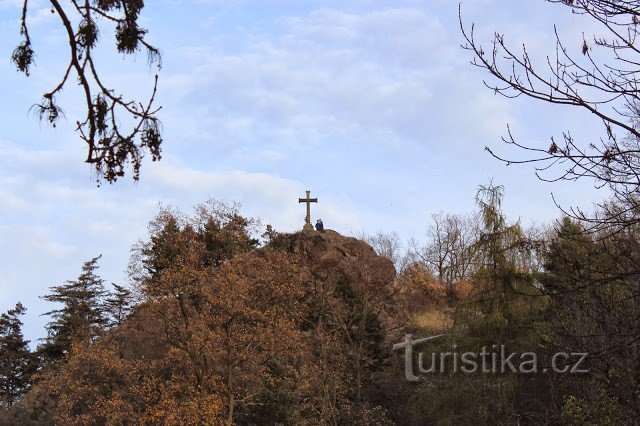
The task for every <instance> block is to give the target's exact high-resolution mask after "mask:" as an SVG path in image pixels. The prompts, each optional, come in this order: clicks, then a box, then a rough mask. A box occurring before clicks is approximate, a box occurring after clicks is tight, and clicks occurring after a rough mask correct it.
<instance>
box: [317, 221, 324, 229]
mask: <svg viewBox="0 0 640 426" xmlns="http://www.w3.org/2000/svg"><path fill="white" fill-rule="evenodd" d="M316 231H320V232H323V231H324V224H323V223H322V219H318V220H317V221H316Z"/></svg>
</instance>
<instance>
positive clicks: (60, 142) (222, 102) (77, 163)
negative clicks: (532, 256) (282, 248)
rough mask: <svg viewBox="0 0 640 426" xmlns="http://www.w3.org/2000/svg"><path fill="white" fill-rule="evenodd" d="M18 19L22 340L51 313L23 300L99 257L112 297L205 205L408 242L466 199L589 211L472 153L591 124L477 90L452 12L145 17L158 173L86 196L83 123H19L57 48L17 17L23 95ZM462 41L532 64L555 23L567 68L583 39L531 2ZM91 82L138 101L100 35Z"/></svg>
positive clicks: (50, 82)
mask: <svg viewBox="0 0 640 426" xmlns="http://www.w3.org/2000/svg"><path fill="white" fill-rule="evenodd" d="M20 3H21V1H19V0H0V52H2V55H4V57H5V60H0V75H1V78H0V96H1V97H2V102H0V311H4V310H6V309H8V308H10V307H12V306H13V305H14V304H15V303H16V302H17V301H22V303H23V304H25V305H26V306H27V308H28V309H29V312H28V315H27V317H26V318H25V323H26V325H25V333H26V334H27V336H28V337H29V338H31V339H36V338H38V337H41V336H42V335H43V325H44V323H45V322H46V318H44V317H41V316H40V314H41V313H43V312H45V311H46V310H48V309H50V308H51V306H47V304H45V303H44V302H42V301H40V300H39V299H38V296H40V295H43V294H44V293H46V291H47V288H48V287H49V286H52V285H56V284H60V283H62V282H64V281H65V280H67V279H73V278H75V277H76V276H77V275H78V273H79V270H80V266H81V265H82V263H83V262H84V261H85V260H87V259H89V258H91V257H93V256H96V255H98V254H100V253H102V254H103V260H102V261H101V273H102V276H103V278H104V279H105V280H107V281H108V282H112V281H113V282H119V283H123V282H126V274H125V269H126V265H127V262H128V258H129V255H130V248H131V246H132V245H133V244H134V243H135V242H136V241H137V240H139V239H141V238H144V237H145V235H146V224H147V223H148V221H149V220H150V219H151V218H152V217H153V215H154V213H155V212H156V211H157V206H158V203H163V204H171V205H174V206H177V207H179V208H181V209H183V210H184V211H189V210H190V209H191V208H192V206H193V205H195V204H196V203H198V202H202V201H205V200H206V199H207V198H209V197H214V198H218V199H222V200H226V201H238V202H241V203H242V204H243V207H244V208H243V211H244V212H245V213H246V214H247V215H250V216H255V217H259V218H261V219H262V221H263V222H264V223H270V224H272V225H274V226H275V227H276V229H278V230H282V231H293V230H297V229H300V228H301V226H302V224H303V217H304V207H303V206H302V205H298V203H297V197H299V196H303V195H304V191H305V190H306V189H310V190H312V195H313V196H317V197H318V198H319V201H320V202H319V204H318V205H317V206H316V205H314V206H313V209H312V210H313V211H312V215H313V218H314V220H315V218H317V217H321V218H322V219H323V220H324V223H325V226H326V227H328V228H332V229H335V230H337V231H339V232H341V233H344V234H350V233H356V232H361V231H364V232H368V233H374V232H377V231H385V232H390V231H396V232H397V233H398V234H399V235H400V236H401V237H402V238H403V239H405V240H407V239H408V238H410V237H416V238H418V239H420V238H421V237H422V235H423V234H424V231H425V228H426V226H427V225H428V223H429V216H430V214H431V213H435V212H439V211H446V212H454V213H461V212H465V211H469V210H471V209H473V197H474V195H475V192H476V190H477V186H478V185H479V184H482V183H486V182H488V181H489V179H492V178H493V180H494V182H496V183H500V184H503V185H504V186H505V189H506V198H505V203H504V205H505V210H506V211H507V213H508V215H509V216H510V217H511V218H512V219H517V218H518V217H521V218H522V220H523V222H524V223H526V224H528V223H531V222H537V223H544V222H548V221H550V220H552V219H554V218H556V217H557V216H558V215H559V212H558V210H557V209H556V207H555V206H554V204H553V202H552V200H551V193H553V194H554V195H555V196H556V198H557V199H558V200H559V201H560V202H561V203H562V204H564V205H567V206H570V205H580V206H583V207H585V206H586V207H589V206H590V205H591V204H592V203H593V202H594V201H596V200H599V199H601V198H602V197H604V196H605V194H603V193H602V192H598V191H596V190H595V189H593V188H592V187H591V186H590V185H589V184H588V183H585V184H572V185H561V184H554V185H550V184H545V183H542V182H540V181H538V180H536V179H535V177H534V176H533V174H532V172H531V169H530V168H528V167H515V166H511V167H505V166H504V165H502V164H500V163H498V162H496V161H495V160H493V159H492V158H491V157H490V156H489V155H488V154H487V153H485V152H484V151H483V148H484V146H485V145H489V146H492V147H495V148H498V149H499V150H500V149H501V150H503V152H508V151H507V150H506V148H505V147H504V146H502V145H501V143H500V137H501V136H503V135H504V134H505V131H506V125H507V123H509V124H510V125H511V129H512V130H513V132H514V134H515V135H516V136H517V137H518V138H519V139H520V140H521V141H522V142H525V143H530V144H535V145H539V146H548V144H549V138H550V137H551V136H552V135H556V136H558V135H559V134H560V133H561V132H562V130H565V129H573V130H574V133H575V134H576V136H578V137H580V136H581V135H584V136H593V135H597V134H599V132H600V129H599V128H598V127H593V125H592V120H591V117H589V116H588V115H586V114H585V113H579V112H574V111H571V110H569V109H567V108H560V107H553V106H550V105H540V104H537V103H534V102H532V101H529V100H526V99H518V100H508V99H504V98H502V97H499V96H494V94H493V93H492V92H491V91H489V90H487V89H486V88H485V87H484V86H483V84H482V80H483V78H486V77H487V76H486V75H485V74H484V73H483V72H482V71H481V70H478V69H474V68H473V67H471V66H470V65H469V60H470V56H469V53H468V52H466V51H464V50H463V49H461V48H460V44H461V43H462V42H463V40H462V36H461V34H460V30H459V27H458V18H457V13H458V2H457V1H454V0H422V1H421V0H406V1H389V0H380V1H377V0H350V1H344V0H341V1H325V2H320V1H318V2H312V1H303V0H271V1H266V0H254V1H250V0H246V1H242V0H235V1H233V0H154V1H153V2H147V4H148V5H147V7H146V8H145V9H144V12H143V25H144V26H145V27H146V28H148V29H149V40H150V41H152V42H153V43H154V44H156V45H158V46H159V47H160V48H161V49H162V52H163V59H164V60H163V65H164V66H163V70H162V71H161V73H160V83H159V90H160V95H159V102H160V104H161V105H163V110H162V112H161V113H160V118H161V120H162V123H163V128H164V139H165V142H164V145H163V160H162V161H161V162H160V163H157V164H156V163H154V164H151V163H149V164H145V165H144V166H143V169H142V177H141V180H140V181H139V182H137V183H134V182H131V181H130V180H129V179H123V180H122V181H121V182H118V183H117V184H115V185H111V186H110V185H103V186H102V187H97V186H96V184H95V179H94V176H93V175H92V173H91V170H90V168H89V167H88V166H87V165H86V164H85V163H83V158H84V156H85V155H86V151H85V148H84V146H83V144H82V142H81V141H80V140H79V138H78V137H77V135H76V134H74V132H73V127H74V126H73V123H75V121H76V120H77V119H78V118H79V117H80V116H81V114H82V107H83V106H82V103H81V98H80V97H79V93H78V91H77V87H74V86H73V85H69V86H68V87H67V89H66V90H65V92H64V93H63V95H62V96H61V97H60V98H59V102H60V104H61V106H62V107H63V109H64V111H65V116H66V120H62V121H61V122H60V123H59V125H58V126H57V127H56V128H55V129H53V128H50V127H49V126H47V125H46V124H44V123H42V124H41V123H39V122H38V120H37V118H35V117H34V116H33V114H32V113H30V112H29V108H30V107H31V105H33V104H34V103H35V102H37V101H39V99H40V96H41V95H42V93H44V92H45V91H48V90H50V89H51V88H52V87H53V86H55V85H56V83H57V81H56V79H58V78H59V77H60V76H61V75H62V72H63V71H64V68H65V65H66V63H65V61H66V60H67V56H66V55H67V47H66V41H65V38H64V37H65V36H64V34H63V33H62V31H61V29H60V28H59V24H58V22H57V21H56V19H57V16H56V15H54V14H52V13H51V12H50V8H47V3H48V2H47V1H44V0H31V1H30V2H29V4H30V6H31V12H30V15H29V23H30V26H31V37H32V39H33V43H34V47H35V50H36V55H37V56H36V68H34V69H33V72H32V75H31V76H30V77H29V78H26V77H25V76H24V75H22V74H18V73H17V72H16V71H15V68H14V66H13V65H12V64H11V63H10V61H9V57H10V54H11V52H12V50H13V48H14V47H15V45H16V44H17V43H18V42H19V24H18V17H19V13H20ZM462 11H463V15H464V20H465V22H466V23H467V24H471V23H472V22H475V23H476V31H477V37H478V38H480V39H482V40H487V41H488V40H489V39H490V35H491V34H492V33H493V32H494V31H496V30H498V31H499V32H502V33H504V34H506V36H507V37H508V39H509V40H512V41H513V43H514V45H519V44H521V43H523V42H525V43H527V45H528V46H529V48H530V49H531V51H532V54H533V55H534V56H535V57H538V58H544V55H545V54H546V52H548V51H550V49H553V47H554V44H553V38H552V35H553V25H554V23H555V24H558V26H559V28H560V31H561V33H562V34H564V35H566V37H567V38H568V40H570V41H575V43H572V44H570V46H569V47H570V48H572V49H573V48H574V49H575V50H576V51H578V49H580V47H581V42H580V38H581V36H580V34H581V32H582V31H584V30H585V28H587V30H588V27H585V24H584V23H583V22H581V21H579V20H578V18H576V17H573V16H571V14H570V13H568V12H567V11H566V10H565V9H564V8H562V7H558V6H554V5H549V4H545V2H543V1H542V0H528V1H518V2H515V1H513V0H463V1H462ZM101 35H102V40H103V44H104V45H105V47H106V48H107V50H105V51H104V52H102V53H101V55H100V67H101V69H102V70H103V73H104V75H105V76H106V79H107V80H108V81H109V82H110V84H111V85H112V86H114V87H117V88H119V89H120V90H121V91H123V92H125V93H128V94H132V95H136V96H138V95H139V96H144V95H145V94H148V93H149V90H150V89H151V82H152V75H153V72H154V71H153V70H150V69H149V68H148V66H147V65H146V61H145V55H143V54H140V55H138V56H137V57H123V56H121V55H118V54H114V53H109V52H112V51H113V34H112V33H109V31H108V30H107V27H104V28H103V30H102V33H101Z"/></svg>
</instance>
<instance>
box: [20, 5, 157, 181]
mask: <svg viewBox="0 0 640 426" xmlns="http://www.w3.org/2000/svg"><path fill="white" fill-rule="evenodd" d="M50 2H51V12H52V13H54V14H57V15H58V17H59V18H60V23H61V25H62V27H63V29H64V32H65V33H66V37H67V41H68V44H69V60H68V65H67V67H66V70H65V71H64V74H63V75H62V77H61V78H60V80H59V83H58V84H57V85H56V86H55V87H54V88H53V89H52V90H50V91H48V92H46V93H44V95H43V96H42V101H41V103H39V104H36V105H34V109H35V111H36V113H37V114H38V115H39V117H40V119H45V120H46V121H48V122H49V123H50V124H51V125H53V126H55V124H56V122H57V120H58V119H59V118H60V116H61V115H62V114H63V111H62V108H60V106H59V105H58V104H57V103H56V96H57V95H58V94H59V93H60V91H61V90H62V89H63V88H64V87H65V86H67V85H68V84H67V83H69V82H70V81H71V82H73V81H77V82H78V84H79V86H80V88H81V90H82V91H83V93H84V99H85V103H86V108H87V115H86V117H85V118H84V119H82V120H77V121H76V130H77V131H78V132H79V133H80V137H81V139H82V140H83V141H84V142H85V143H86V144H87V147H88V153H87V159H86V160H85V161H86V162H87V163H89V164H91V165H92V166H93V168H94V169H95V171H96V174H97V178H98V182H100V181H101V180H102V179H103V178H104V179H106V180H107V182H109V183H113V182H115V181H116V180H117V179H118V178H119V177H121V176H124V174H125V167H126V166H127V165H128V164H130V165H131V167H132V169H133V178H134V179H135V180H137V179H138V178H139V176H140V165H141V161H142V157H143V154H144V151H145V150H149V152H150V153H151V157H152V159H153V160H154V161H156V160H159V159H160V152H161V151H160V145H161V144H162V137H161V135H160V123H159V121H158V118H157V117H156V113H157V112H158V111H159V110H160V108H159V107H155V106H154V101H155V96H156V90H157V85H158V76H157V75H156V76H155V77H154V82H153V90H152V93H151V95H150V97H149V99H148V100H147V101H146V102H144V103H143V102H137V101H134V100H128V99H126V98H125V97H124V96H123V95H122V94H118V93H117V92H116V91H115V90H113V89H112V88H110V87H109V85H108V84H107V83H106V81H105V79H104V76H103V75H101V73H100V72H99V71H98V68H97V66H96V63H95V62H94V57H93V49H94V48H95V46H96V45H97V44H98V39H99V29H98V23H99V22H100V21H104V22H107V23H110V24H113V25H114V26H115V39H116V48H117V50H118V52H120V53H124V54H131V53H134V52H137V51H138V50H140V49H141V48H143V49H145V50H146V52H147V58H148V62H149V65H152V64H156V65H157V66H158V69H160V67H161V62H160V51H159V50H158V49H157V48H156V47H154V46H152V45H151V44H149V43H148V42H147V41H146V40H145V35H146V34H147V30H145V29H143V28H141V27H140V26H139V25H138V18H139V16H140V12H141V11H142V9H143V8H144V2H143V1H142V0H71V1H70V2H69V4H63V2H60V1H59V0H50ZM65 3H66V2H65ZM28 10H29V6H28V0H23V3H22V15H21V19H20V23H21V26H20V34H21V35H22V42H21V43H20V44H19V45H18V47H16V49H15V50H14V51H13V55H12V57H11V59H12V61H13V62H14V64H15V65H16V67H17V69H18V71H20V72H24V73H25V74H26V75H27V76H28V75H29V69H30V67H31V65H33V62H34V61H33V60H34V56H35V52H34V51H33V47H32V43H31V38H30V36H29V28H28V25H27V13H28ZM75 21H78V24H77V27H75V28H74V24H73V23H72V22H75ZM74 77H75V78H74ZM71 84H73V83H71ZM123 122H129V123H131V127H130V128H129V129H123V127H124V126H123V125H122V123H123Z"/></svg>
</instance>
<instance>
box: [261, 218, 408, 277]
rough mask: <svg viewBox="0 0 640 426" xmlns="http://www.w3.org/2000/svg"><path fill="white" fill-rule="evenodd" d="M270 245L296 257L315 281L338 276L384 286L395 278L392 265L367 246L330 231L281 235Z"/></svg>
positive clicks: (357, 240) (362, 242) (355, 239)
mask: <svg viewBox="0 0 640 426" xmlns="http://www.w3.org/2000/svg"><path fill="white" fill-rule="evenodd" d="M270 246H271V247H273V248H276V249H281V250H286V251H287V252H290V253H293V254H296V255H298V256H300V257H301V258H302V259H304V261H305V263H306V264H307V265H308V267H309V269H310V270H311V271H312V273H313V275H314V277H316V278H319V279H326V278H328V277H329V276H331V275H335V274H336V273H341V274H343V275H344V276H345V277H347V278H348V279H349V281H351V282H366V283H368V284H370V285H377V286H387V285H391V283H392V282H393V280H394V277H395V275H396V270H395V268H394V266H393V263H392V262H391V261H390V260H389V259H387V258H384V257H381V256H379V255H378V254H377V253H376V252H375V251H374V250H373V248H372V247H371V246H370V245H369V244H367V243H365V242H364V241H361V240H359V239H357V238H353V237H345V236H343V235H341V234H339V233H337V232H335V231H332V230H330V229H327V230H325V231H322V232H318V231H301V232H297V233H295V234H281V235H279V236H277V237H276V238H274V239H273V241H272V242H271V244H270Z"/></svg>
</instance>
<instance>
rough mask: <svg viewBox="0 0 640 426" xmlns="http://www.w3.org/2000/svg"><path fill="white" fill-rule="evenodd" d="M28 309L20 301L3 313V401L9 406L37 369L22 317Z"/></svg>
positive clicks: (0, 379)
mask: <svg viewBox="0 0 640 426" xmlns="http://www.w3.org/2000/svg"><path fill="white" fill-rule="evenodd" d="M25 312H26V309H25V308H24V307H23V306H22V304H21V303H18V304H16V306H15V307H14V308H13V309H9V310H8V311H7V312H5V313H3V314H2V315H0V395H2V396H1V398H2V399H1V400H0V404H2V408H4V409H5V410H8V409H9V407H11V406H12V405H13V404H14V403H15V402H16V401H17V400H18V398H19V397H20V395H21V394H22V393H23V392H25V391H26V390H27V389H28V388H29V385H30V382H31V375H32V373H33V366H34V363H33V356H32V354H31V351H30V350H29V346H28V345H29V341H28V340H25V339H24V336H23V335H22V322H21V321H20V317H21V316H22V315H24V313H25Z"/></svg>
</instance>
